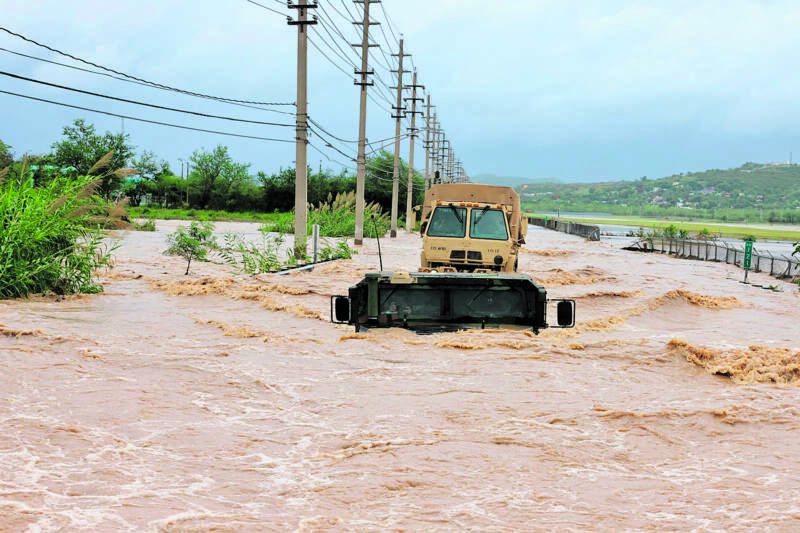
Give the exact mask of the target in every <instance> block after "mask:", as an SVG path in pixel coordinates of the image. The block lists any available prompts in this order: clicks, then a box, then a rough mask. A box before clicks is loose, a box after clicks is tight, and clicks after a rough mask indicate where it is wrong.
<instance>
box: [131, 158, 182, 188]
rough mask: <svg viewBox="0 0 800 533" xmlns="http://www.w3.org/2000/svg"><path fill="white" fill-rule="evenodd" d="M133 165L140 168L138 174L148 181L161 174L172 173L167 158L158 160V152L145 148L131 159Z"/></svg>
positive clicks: (137, 168)
mask: <svg viewBox="0 0 800 533" xmlns="http://www.w3.org/2000/svg"><path fill="white" fill-rule="evenodd" d="M131 165H132V166H133V168H135V169H136V170H138V173H137V174H136V175H137V176H139V177H140V178H142V179H146V180H147V181H153V180H155V179H156V178H157V177H158V176H160V175H164V174H172V171H171V170H170V169H169V163H168V162H167V161H166V160H165V159H162V160H161V161H156V154H154V153H153V152H151V151H150V150H144V151H143V152H142V153H141V154H140V155H139V157H137V158H134V159H133V160H132V161H131Z"/></svg>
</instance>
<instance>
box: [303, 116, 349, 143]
mask: <svg viewBox="0 0 800 533" xmlns="http://www.w3.org/2000/svg"><path fill="white" fill-rule="evenodd" d="M308 121H309V122H311V123H312V124H313V125H315V126H316V127H318V128H319V129H321V130H322V131H324V132H325V133H327V134H328V135H330V136H331V137H333V138H334V139H336V140H337V141H341V142H343V143H352V144H357V143H358V141H357V140H356V141H350V140H347V139H342V138H341V137H337V136H336V135H334V134H333V133H331V132H329V131H328V130H326V129H325V128H323V127H322V126H321V125H320V124H319V123H318V122H316V121H315V120H313V119H312V118H311V117H308Z"/></svg>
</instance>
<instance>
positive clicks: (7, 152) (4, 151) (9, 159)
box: [0, 141, 14, 170]
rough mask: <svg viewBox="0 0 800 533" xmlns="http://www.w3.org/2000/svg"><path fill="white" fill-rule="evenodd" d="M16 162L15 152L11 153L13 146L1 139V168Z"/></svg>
mask: <svg viewBox="0 0 800 533" xmlns="http://www.w3.org/2000/svg"><path fill="white" fill-rule="evenodd" d="M13 162H14V154H12V153H11V147H10V146H9V145H7V144H5V143H4V142H3V141H0V170H3V169H4V168H6V167H8V166H11V163H13Z"/></svg>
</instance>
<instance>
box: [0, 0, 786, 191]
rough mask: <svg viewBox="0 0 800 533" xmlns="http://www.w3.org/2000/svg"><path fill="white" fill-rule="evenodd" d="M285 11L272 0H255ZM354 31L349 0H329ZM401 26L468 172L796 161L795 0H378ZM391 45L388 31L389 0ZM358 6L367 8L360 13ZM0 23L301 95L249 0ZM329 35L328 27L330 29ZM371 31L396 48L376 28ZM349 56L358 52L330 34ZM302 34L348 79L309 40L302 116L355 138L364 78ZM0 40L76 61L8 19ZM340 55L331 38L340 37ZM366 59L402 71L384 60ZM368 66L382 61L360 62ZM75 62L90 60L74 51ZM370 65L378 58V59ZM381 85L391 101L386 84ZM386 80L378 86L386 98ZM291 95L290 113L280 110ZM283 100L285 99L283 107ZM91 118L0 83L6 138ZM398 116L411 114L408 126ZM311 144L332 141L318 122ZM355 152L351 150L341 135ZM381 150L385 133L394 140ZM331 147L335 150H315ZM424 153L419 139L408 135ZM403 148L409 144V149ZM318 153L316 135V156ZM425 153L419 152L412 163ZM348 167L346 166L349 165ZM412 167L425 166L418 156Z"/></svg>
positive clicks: (143, 4) (118, 91)
mask: <svg viewBox="0 0 800 533" xmlns="http://www.w3.org/2000/svg"><path fill="white" fill-rule="evenodd" d="M259 1H260V3H263V4H264V5H266V6H268V7H271V8H276V9H277V10H279V11H283V12H289V10H288V9H286V8H285V7H282V6H281V5H280V3H279V2H277V1H276V0H259ZM320 5H321V6H322V7H323V8H324V10H319V11H320V12H321V13H320V14H321V16H322V17H323V18H325V19H328V18H330V19H331V20H333V21H334V22H335V25H336V26H337V27H338V28H339V30H340V31H341V32H342V34H344V36H346V37H347V39H348V40H350V41H351V42H356V41H357V40H358V37H357V35H356V28H355V27H354V26H353V25H352V24H351V23H349V22H346V21H345V20H344V19H343V18H342V17H341V16H340V15H339V14H337V10H338V11H339V12H341V13H344V10H345V5H346V6H347V7H348V8H349V9H350V10H351V11H352V12H353V13H356V5H357V4H353V3H352V2H350V1H348V0H320ZM358 5H360V4H358ZM383 5H384V7H385V9H386V11H387V12H388V14H389V17H390V18H391V21H392V22H393V26H392V27H393V28H394V29H395V31H402V32H403V33H404V35H405V40H406V48H407V50H408V51H410V52H411V53H412V54H413V62H414V65H415V66H416V67H417V68H418V71H419V81H420V83H422V84H424V85H425V86H426V88H427V89H428V90H429V91H430V93H431V95H432V101H433V103H434V104H435V105H437V106H438V107H437V110H438V112H439V114H440V117H441V119H442V122H443V124H444V127H445V129H446V130H447V132H448V136H449V137H450V138H451V139H452V141H453V143H454V148H455V149H456V151H457V152H458V154H459V155H460V157H461V159H462V160H463V161H464V165H465V167H466V169H467V171H468V172H469V173H470V174H472V175H477V174H481V173H494V174H499V175H509V176H526V177H531V178H539V177H558V178H561V179H581V180H598V179H604V178H614V179H619V178H638V177H640V176H643V175H647V176H649V177H651V178H652V177H660V176H663V175H668V174H672V173H677V172H684V171H689V170H704V169H707V168H728V167H732V166H738V165H739V164H741V163H743V162H745V161H750V160H752V161H764V162H766V161H776V160H786V159H788V157H789V152H790V151H794V152H795V153H796V154H797V155H798V157H800V142H798V141H800V134H798V130H797V127H796V126H795V125H796V124H797V123H798V119H800V108H799V107H798V106H797V105H795V100H796V99H797V97H798V96H797V95H799V94H800V69H798V68H797V60H796V57H795V56H796V54H797V51H798V50H800V32H798V29H800V2H797V1H796V0H785V1H779V0H774V1H772V0H762V1H755V0H724V1H718V0H692V1H684V0H669V1H649V2H645V1H639V2H635V1H622V0H618V1H617V0H603V1H602V2H598V1H596V0H595V1H573V0H525V1H521V0H508V1H506V2H490V1H486V0H383ZM373 8H374V9H375V11H374V14H375V15H376V19H377V20H378V21H380V22H382V23H383V28H384V31H385V32H386V34H387V36H388V41H390V42H391V43H392V44H393V41H394V39H393V37H392V35H391V32H390V29H389V27H388V25H387V24H386V17H385V16H384V13H383V11H382V10H381V9H380V8H378V7H377V6H373ZM358 9H359V10H360V8H358ZM0 13H3V16H2V22H0V25H1V26H5V27H7V28H9V29H11V30H13V31H16V32H18V33H21V34H23V35H25V36H27V37H30V38H32V39H35V40H37V41H40V42H42V43H44V44H48V45H50V46H52V47H54V48H58V49H61V50H63V51H66V52H69V53H72V54H73V55H76V56H79V57H82V58H84V59H88V60H91V61H94V62H96V63H99V64H101V65H104V66H108V67H111V68H115V69H117V70H120V71H123V72H125V73H128V74H131V75H135V76H139V77H142V78H146V79H148V80H152V81H156V82H159V83H163V84H167V85H171V86H175V87H179V88H183V89H187V90H191V91H196V92H201V93H206V94H213V95H219V96H225V97H229V98H238V99H245V100H259V101H261V100H266V101H282V102H287V101H288V102H292V101H294V100H295V90H296V89H295V83H296V81H295V80H296V67H295V65H296V43H297V32H296V28H295V27H289V26H288V25H287V24H286V20H285V18H283V17H282V16H280V15H277V14H274V13H271V12H269V11H267V10H264V9H262V8H260V7H257V6H254V5H252V4H249V3H247V2H246V1H245V0H214V1H210V0H193V1H191V2H187V1H183V2H178V1H170V0H159V1H147V0H143V1H137V2H124V1H123V2H113V3H112V2H99V1H97V2H95V1H69V0H40V1H27V2H17V1H11V0H0ZM328 29H329V30H330V28H328ZM373 33H374V35H375V40H376V41H377V42H378V43H381V44H383V50H384V52H386V53H387V54H388V53H396V50H388V49H387V48H388V46H387V44H386V40H385V39H384V37H383V34H382V33H381V32H380V30H379V29H378V27H374V28H373ZM334 37H336V43H337V44H338V45H339V46H341V48H342V49H344V51H343V52H339V53H340V54H348V57H349V58H350V59H352V60H356V55H355V54H354V53H352V52H351V51H350V50H348V49H347V46H346V44H345V42H344V40H342V39H340V38H339V37H338V36H337V35H335V34H334ZM311 38H312V40H313V41H314V42H315V43H316V44H317V45H318V46H320V47H321V48H322V50H324V51H325V52H326V54H327V55H328V56H330V57H331V59H333V60H334V61H335V62H336V63H337V64H339V65H340V67H341V68H342V69H343V70H345V71H346V72H347V74H345V73H343V72H341V71H340V70H337V68H335V67H334V66H333V65H331V63H329V62H328V60H326V59H325V58H324V57H323V56H322V55H321V54H320V53H319V52H317V50H315V49H314V48H313V47H311V51H310V57H309V114H310V116H311V117H312V119H314V120H316V121H317V122H319V123H320V124H322V125H323V126H324V127H325V128H326V129H327V130H328V131H330V132H331V133H333V134H335V135H337V136H338V137H341V138H343V139H350V140H353V139H355V138H356V137H357V131H358V101H359V95H358V88H357V87H356V86H354V85H353V76H352V74H351V73H352V70H353V67H352V66H350V65H348V64H347V63H345V61H344V60H343V59H341V58H339V57H337V56H336V55H334V53H333V52H331V51H330V49H329V48H328V47H327V46H326V44H325V41H327V42H331V43H332V42H334V39H332V38H331V37H330V36H329V35H328V34H327V33H326V31H325V29H324V28H323V27H322V26H317V27H316V28H315V30H314V31H312V33H311ZM0 47H2V48H5V49H7V50H13V51H16V52H21V53H25V54H29V55H34V56H38V57H41V58H46V59H50V60H54V61H59V62H65V63H70V64H74V65H80V64H79V63H75V62H73V61H71V60H68V59H66V58H64V57H60V56H58V55H56V54H53V53H51V52H48V51H47V50H44V49H41V48H38V47H36V46H34V45H31V44H28V43H26V42H24V41H22V40H19V39H17V38H15V37H12V36H9V35H7V34H5V33H2V32H0ZM337 52H338V50H337ZM374 54H375V56H376V57H377V58H378V61H377V64H376V65H375V66H374V68H375V69H376V70H377V72H378V74H379V75H380V76H381V78H382V79H383V80H384V81H386V82H387V84H389V85H394V84H393V83H392V80H391V79H390V76H389V74H388V73H387V72H386V67H385V66H382V63H381V61H382V60H383V56H382V53H380V52H378V51H377V50H374ZM371 63H375V61H371ZM82 66H85V65H82ZM371 66H372V65H371ZM0 70H4V71H7V72H12V73H15V74H19V75H23V76H28V77H32V78H36V79H40V80H44V81H49V82H53V83H59V84H62V85H68V86H72V87H77V88H81V89H84V90H90V91H95V92H101V93H105V94H110V95H114V96H120V97H125V98H131V99H138V100H144V101H147V102H150V103H156V104H159V105H165V106H173V107H179V108H184V109H191V110H195V111H201V112H205V113H214V114H223V115H228V116H236V117H240V118H247V119H251V120H261V121H275V122H287V123H291V122H292V119H293V117H291V116H287V115H281V114H276V113H269V112H263V111H258V110H252V109H247V108H239V107H234V106H230V105H224V104H219V103H215V102H211V101H208V100H202V99H197V98H192V97H187V96H182V95H178V94H174V93H169V92H164V91H160V90H156V89H151V88H147V87H142V86H139V85H133V84H129V83H122V82H119V81H116V80H111V79H108V78H104V77H100V76H95V75H92V74H86V73H82V72H77V71H72V70H68V69H64V68H62V67H59V66H55V65H48V64H45V63H41V62H37V61H33V60H30V59H26V58H21V57H18V56H14V55H12V54H9V53H7V52H3V51H0ZM0 90H5V91H12V92H18V93H23V94H27V95H32V96H37V97H40V98H48V99H52V100H57V101H61V102H65V103H71V104H74V105H82V106H86V107H92V108H96V109H102V110H106V111H111V112H115V113H119V114H125V115H132V116H136V117H141V118H147V119H151V120H159V121H165V122H171V123H176V124H182V125H187V126H193V127H199V128H207V129H214V130H222V131H229V132H238V133H243V134H249V135H257V136H265V137H278V138H283V139H292V138H293V136H294V132H293V129H292V128H281V127H267V126H253V125H240V124H235V123H230V122H225V121H219V120H212V119H201V118H194V117H189V116H186V115H181V114H177V113H172V112H167V111H156V110H152V109H146V108H141V107H139V106H133V105H130V104H123V103H117V102H110V101H107V100H102V99H98V98H94V97H89V96H84V95H78V94H74V93H69V92H65V91H62V90H60V89H54V88H48V87H41V86H35V85H33V84H30V83H28V82H23V81H18V80H12V79H9V78H6V77H0ZM376 92H377V91H375V92H373V95H374V96H375V99H376V100H377V101H378V102H379V103H380V104H381V105H382V106H384V107H386V108H388V107H389V105H390V104H389V103H388V102H387V101H386V98H385V97H383V96H382V94H381V93H377V94H375V93H376ZM386 93H388V91H385V90H384V91H383V94H385V95H386V97H388V96H389V95H388V94H386ZM369 104H370V105H369V110H368V117H369V118H368V128H367V135H368V138H369V139H371V140H377V139H383V138H386V137H390V136H392V135H393V134H394V123H393V121H392V119H390V118H389V116H388V113H387V112H386V111H385V110H384V109H381V108H380V107H378V105H376V104H375V103H374V102H372V101H370V102H369ZM277 109H283V110H286V109H287V108H277ZM288 109H291V108H288ZM80 117H82V118H86V119H87V120H88V121H90V122H92V123H94V124H95V125H96V126H97V128H98V130H100V131H101V132H102V131H105V130H112V131H118V130H119V129H120V128H121V121H120V120H119V119H117V118H111V117H105V116H101V115H96V114H93V113H88V112H82V111H76V110H69V109H63V108H58V107H55V106H52V105H49V104H43V103H37V102H29V101H24V100H20V99H19V98H16V97H13V96H8V95H4V94H0V139H2V140H3V141H5V142H6V143H7V144H11V145H12V146H13V147H14V149H15V151H16V152H17V153H21V152H31V153H43V152H46V151H47V150H48V148H49V145H50V143H52V142H53V141H55V140H57V139H58V138H59V137H60V132H61V128H62V127H63V126H64V125H66V124H68V123H70V122H71V121H72V120H73V119H74V118H80ZM404 127H405V126H404ZM125 130H126V131H127V132H128V133H130V134H131V135H132V141H133V143H134V144H135V145H136V146H137V147H138V148H139V149H140V150H141V149H149V150H153V151H154V152H156V153H157V154H158V155H159V156H161V157H164V158H166V159H167V160H169V161H170V163H171V165H172V167H173V170H176V169H177V170H178V171H179V170H180V162H179V161H178V158H179V157H184V158H186V157H188V156H189V155H190V154H191V152H192V151H193V150H195V149H197V148H200V147H207V148H210V147H213V146H214V145H216V144H217V143H223V144H227V145H228V146H230V148H231V151H232V153H233V155H234V157H235V158H236V159H238V160H241V161H245V162H250V163H252V164H253V167H252V169H253V170H254V171H256V170H265V171H267V172H273V171H276V170H278V169H279V168H280V167H282V166H283V167H286V166H291V165H292V161H293V160H294V145H293V144H289V143H284V144H281V143H271V142H263V141H255V140H247V139H235V138H226V137H218V136H214V135H210V134H205V133H196V132H190V131H183V130H175V129H171V128H164V127H160V126H155V125H148V124H141V123H134V122H132V121H125ZM311 141H312V143H314V144H315V145H317V146H318V147H324V142H322V140H321V139H319V138H318V137H315V136H312V138H311ZM337 145H338V146H339V147H340V148H341V149H342V150H343V151H345V152H347V153H351V154H352V156H353V157H355V151H356V149H355V145H354V144H349V143H337ZM390 148H391V146H390ZM325 152H326V153H327V154H328V155H329V156H330V157H332V158H334V159H336V160H339V161H342V162H346V161H344V159H345V158H344V157H343V156H341V155H340V154H338V153H336V152H333V151H332V150H330V149H326V150H325ZM418 153H419V150H418ZM402 154H403V157H404V158H406V159H407V157H408V143H407V142H404V143H403V145H402ZM320 160H322V162H323V166H325V167H329V168H332V169H338V168H340V165H338V164H336V163H333V162H329V161H327V160H326V159H325V158H324V157H322V156H320V155H319V154H318V153H317V152H315V151H314V150H310V152H309V161H310V162H311V164H312V165H313V166H314V167H315V168H316V167H317V166H318V165H319V162H320ZM420 160H422V161H423V162H424V159H421V158H419V157H418V158H417V161H420ZM349 164H350V165H353V166H354V164H353V163H349ZM417 166H419V165H417Z"/></svg>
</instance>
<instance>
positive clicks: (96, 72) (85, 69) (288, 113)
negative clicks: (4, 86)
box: [0, 48, 296, 116]
mask: <svg viewBox="0 0 800 533" xmlns="http://www.w3.org/2000/svg"><path fill="white" fill-rule="evenodd" d="M0 51H2V52H8V53H9V54H14V55H17V56H21V57H26V58H28V59H33V60H36V61H41V62H43V63H50V64H51V65H58V66H60V67H64V68H69V69H72V70H77V71H80V72H86V73H89V74H95V75H97V76H105V77H107V78H111V79H114V80H117V81H124V82H125V83H132V84H135V85H140V86H142V87H149V88H150V89H158V90H160V91H168V92H172V91H169V90H168V89H163V88H161V87H154V86H152V85H148V84H146V83H141V82H138V81H134V80H129V79H126V78H120V77H118V76H114V75H113V74H108V73H106V72H100V71H97V70H91V69H87V68H81V67H76V66H74V65H67V64H66V63H59V62H58V61H51V60H49V59H44V58H41V57H36V56H31V55H28V54H23V53H21V52H15V51H13V50H8V49H6V48H0ZM202 98H206V97H202ZM206 99H210V100H213V101H219V100H216V99H214V98H206ZM220 103H223V104H228V105H233V106H237V107H244V108H247V109H257V110H259V111H266V112H268V113H279V114H281V115H290V116H296V113H291V112H289V111H280V110H278V109H268V108H265V107H256V106H253V105H249V104H237V103H234V102H227V101H220Z"/></svg>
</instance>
